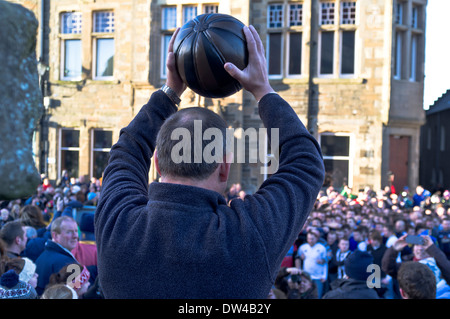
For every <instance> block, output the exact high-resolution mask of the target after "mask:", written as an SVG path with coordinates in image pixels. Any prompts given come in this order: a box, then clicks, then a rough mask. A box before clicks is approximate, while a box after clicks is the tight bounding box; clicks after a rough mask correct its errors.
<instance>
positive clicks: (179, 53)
mask: <svg viewBox="0 0 450 319" xmlns="http://www.w3.org/2000/svg"><path fill="white" fill-rule="evenodd" d="M243 27H244V24H243V23H242V22H240V21H239V20H238V19H236V18H234V17H232V16H230V15H226V14H220V13H209V14H202V15H199V16H197V17H196V18H194V19H192V20H190V21H188V22H187V23H186V24H185V25H183V26H182V27H181V29H180V31H179V33H178V35H177V37H176V39H175V42H174V49H173V50H174V54H175V60H176V66H177V69H178V73H179V74H180V76H181V78H182V80H183V81H184V83H186V85H187V86H188V87H189V88H190V89H191V90H192V91H194V92H195V93H197V94H199V95H201V96H204V97H209V98H223V97H227V96H230V95H232V94H234V93H236V92H238V91H239V90H240V89H241V88H242V86H241V85H240V83H239V82H238V81H236V80H235V79H234V78H233V77H231V76H230V75H229V74H228V73H227V72H226V71H225V69H224V67H223V66H224V64H225V63H226V62H232V63H233V64H234V65H236V66H237V67H238V68H239V69H241V70H242V69H244V68H245V67H246V66H247V64H248V51H247V42H246V40H245V35H244V32H243Z"/></svg>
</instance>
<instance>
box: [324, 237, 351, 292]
mask: <svg viewBox="0 0 450 319" xmlns="http://www.w3.org/2000/svg"><path fill="white" fill-rule="evenodd" d="M350 253H351V251H350V243H349V240H348V239H347V238H341V239H339V243H338V250H337V251H336V253H334V254H333V256H332V258H331V260H330V262H329V266H328V269H335V271H333V272H331V273H330V271H328V283H329V286H331V285H332V283H333V281H335V280H336V279H342V278H344V277H345V267H344V261H345V259H346V258H347V257H348V255H349V254H350Z"/></svg>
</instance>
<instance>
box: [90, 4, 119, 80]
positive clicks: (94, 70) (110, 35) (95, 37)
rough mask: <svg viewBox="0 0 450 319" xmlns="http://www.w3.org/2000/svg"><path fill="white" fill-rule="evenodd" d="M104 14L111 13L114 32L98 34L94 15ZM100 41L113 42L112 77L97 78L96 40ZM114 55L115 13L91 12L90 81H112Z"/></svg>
mask: <svg viewBox="0 0 450 319" xmlns="http://www.w3.org/2000/svg"><path fill="white" fill-rule="evenodd" d="M104 12H112V13H113V17H114V31H112V32H98V31H96V29H95V26H96V24H95V21H96V17H95V15H96V14H98V13H104ZM102 39H112V40H113V42H114V45H113V47H114V52H113V70H112V75H108V76H101V75H100V76H99V75H98V74H97V62H98V61H97V54H98V40H102ZM115 55H116V41H115V11H114V10H112V9H107V10H106V9H105V10H96V11H92V79H93V80H94V81H111V80H113V79H114V70H115V67H114V60H115V59H114V57H115Z"/></svg>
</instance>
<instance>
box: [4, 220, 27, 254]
mask: <svg viewBox="0 0 450 319" xmlns="http://www.w3.org/2000/svg"><path fill="white" fill-rule="evenodd" d="M0 239H1V240H3V241H4V243H5V246H6V254H7V256H8V257H10V258H16V257H20V254H21V253H22V252H23V251H24V249H25V247H26V246H27V235H26V232H25V227H24V226H22V224H21V223H20V221H18V220H14V221H10V222H8V223H6V224H5V225H4V226H3V227H2V229H1V230H0Z"/></svg>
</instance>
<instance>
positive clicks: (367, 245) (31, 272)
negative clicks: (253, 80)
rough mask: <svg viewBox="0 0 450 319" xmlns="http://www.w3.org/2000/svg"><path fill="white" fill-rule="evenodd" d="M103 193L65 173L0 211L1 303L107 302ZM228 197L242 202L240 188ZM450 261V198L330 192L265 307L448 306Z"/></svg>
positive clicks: (421, 192) (388, 191) (97, 184)
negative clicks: (97, 226)
mask: <svg viewBox="0 0 450 319" xmlns="http://www.w3.org/2000/svg"><path fill="white" fill-rule="evenodd" d="M100 190H101V180H98V179H95V178H92V179H90V180H89V178H88V177H85V176H81V177H79V178H74V177H69V176H68V174H67V172H64V173H63V174H62V178H61V179H60V180H58V181H57V182H56V183H51V182H50V180H49V179H48V178H47V177H45V176H44V177H43V180H42V185H40V186H39V187H38V189H37V191H36V193H35V194H34V195H33V196H31V197H30V198H26V199H18V200H13V201H2V202H0V209H1V218H0V252H1V261H0V275H1V277H0V298H19V299H35V298H42V299H79V298H85V299H96V298H102V293H101V287H100V286H99V284H98V280H97V250H96V245H95V236H94V222H93V214H94V211H95V206H96V205H97V201H98V199H99V197H100ZM224 196H225V197H226V199H227V200H228V201H231V200H234V199H236V198H239V199H243V200H245V192H244V191H243V190H242V187H241V185H240V184H233V185H232V186H230V187H229V189H228V191H227V193H226V194H224ZM86 208H89V209H91V210H89V209H87V210H86ZM92 208H94V209H92ZM80 212H85V213H84V214H80ZM408 235H418V236H420V238H422V239H423V242H422V243H420V244H417V243H416V244H411V243H410V242H408V241H407V236H408ZM449 259H450V192H449V191H448V190H445V191H441V192H435V193H433V194H431V193H430V192H429V191H427V190H425V189H424V188H423V187H421V186H417V188H416V189H415V191H414V192H413V193H410V192H409V190H408V189H407V188H405V189H404V190H403V191H402V193H400V194H397V193H395V191H392V188H390V187H386V188H385V189H383V190H380V191H377V192H376V191H374V190H372V189H370V188H366V189H362V190H359V191H358V192H353V190H352V189H350V188H349V187H343V188H342V189H335V188H334V187H328V188H326V189H324V190H323V191H321V192H320V193H319V195H318V197H317V201H316V204H315V206H314V208H313V210H312V211H311V213H310V215H309V217H308V219H307V221H306V223H305V225H304V227H303V229H302V230H300V231H299V235H298V238H297V240H296V241H295V242H294V243H292V247H291V249H290V250H289V252H288V254H287V255H286V257H285V258H284V260H283V261H282V264H281V268H280V271H279V274H278V277H277V279H276V281H275V283H274V285H273V288H272V290H271V291H270V294H269V296H268V298H272V299H332V298H338V299H345V298H348V299H366V298H369V299H402V298H403V299H406V298H411V299H447V298H450V286H449V285H448V282H450V261H449Z"/></svg>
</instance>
